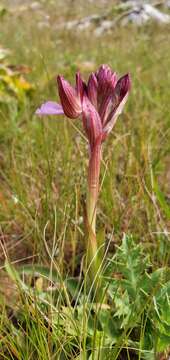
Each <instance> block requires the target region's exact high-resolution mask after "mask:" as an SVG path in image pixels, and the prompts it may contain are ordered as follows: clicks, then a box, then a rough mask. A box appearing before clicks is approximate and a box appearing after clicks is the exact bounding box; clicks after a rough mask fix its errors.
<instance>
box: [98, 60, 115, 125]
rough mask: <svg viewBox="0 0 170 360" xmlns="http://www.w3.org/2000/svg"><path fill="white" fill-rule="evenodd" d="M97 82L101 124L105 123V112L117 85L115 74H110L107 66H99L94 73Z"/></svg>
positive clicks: (110, 71)
mask: <svg viewBox="0 0 170 360" xmlns="http://www.w3.org/2000/svg"><path fill="white" fill-rule="evenodd" d="M96 77H97V80H98V97H97V102H98V112H99V114H100V117H101V121H102V123H104V122H105V117H106V116H105V112H106V111H107V107H108V103H109V102H110V97H112V96H113V93H114V90H115V86H116V83H117V74H116V73H115V72H112V70H111V69H110V67H109V66H108V65H101V66H100V68H99V70H98V71H97V73H96Z"/></svg>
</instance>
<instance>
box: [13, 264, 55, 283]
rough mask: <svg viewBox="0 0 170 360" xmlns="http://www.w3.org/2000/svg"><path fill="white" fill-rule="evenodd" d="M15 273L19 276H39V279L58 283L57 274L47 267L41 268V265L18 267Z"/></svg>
mask: <svg viewBox="0 0 170 360" xmlns="http://www.w3.org/2000/svg"><path fill="white" fill-rule="evenodd" d="M17 271H18V273H19V274H26V275H31V276H40V277H45V278H46V279H47V280H50V281H54V282H55V281H56V282H58V281H59V278H60V277H59V274H58V272H57V271H56V270H55V269H52V270H51V269H50V267H48V266H43V265H37V264H34V265H32V264H31V265H30V264H26V265H20V266H19V267H18V268H17Z"/></svg>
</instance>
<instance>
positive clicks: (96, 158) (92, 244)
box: [86, 140, 101, 280]
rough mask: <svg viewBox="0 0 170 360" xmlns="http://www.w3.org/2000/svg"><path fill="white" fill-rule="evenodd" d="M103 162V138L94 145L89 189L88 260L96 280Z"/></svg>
mask: <svg viewBox="0 0 170 360" xmlns="http://www.w3.org/2000/svg"><path fill="white" fill-rule="evenodd" d="M100 163H101V140H99V141H97V142H96V144H95V145H94V147H93V149H92V151H91V154H90V160H89V168H88V189H87V203H86V210H87V232H88V244H87V262H88V265H90V264H91V265H90V270H89V271H90V277H91V280H94V276H95V275H96V273H97V271H98V268H99V259H98V254H97V251H98V244H97V238H96V210H97V209H96V207H97V199H98V194H99V176H100Z"/></svg>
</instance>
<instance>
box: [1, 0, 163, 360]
mask: <svg viewBox="0 0 170 360" xmlns="http://www.w3.org/2000/svg"><path fill="white" fill-rule="evenodd" d="M66 4H67V6H65V8H63V6H62V2H61V3H60V1H58V7H57V10H56V2H52V1H51V2H50V1H49V2H48V4H45V2H42V3H41V8H39V9H37V10H35V9H33V8H31V7H30V6H26V5H25V9H24V5H22V6H20V7H19V5H18V7H15V6H10V5H9V6H8V7H7V8H6V7H5V4H4V8H3V11H2V17H1V22H0V44H1V46H0V49H1V50H0V224H1V226H0V245H1V254H0V261H1V270H0V280H1V289H0V359H19V360H28V359H33V360H34V359H39V360H47V359H61V360H63V359H77V360H80V359H83V360H84V359H90V360H96V359H100V360H101V359H109V360H110V359H113V360H115V359H119V360H122V359H123V360H126V359H127V360H129V359H130V360H131V359H132V360H133V359H135V360H137V359H138V360H140V359H149V360H152V359H154V360H155V359H161V360H163V359H167V360H168V352H169V351H170V349H169V344H170V271H169V260H170V259H169V256H170V245H169V241H170V237H169V224H170V222H169V221H170V194H169V181H170V169H169V164H170V155H169V151H170V141H169V140H170V136H169V134H170V132H169V127H170V118H169V112H170V106H169V86H170V70H169V69H170V49H169V42H170V39H169V38H170V35H169V34H170V32H169V28H168V26H166V27H159V26H157V25H155V24H149V25H147V26H145V27H143V28H134V27H131V26H129V27H125V28H117V29H115V30H114V32H113V33H112V34H105V35H104V34H103V35H102V36H101V37H95V36H93V35H92V34H91V33H89V32H88V30H87V31H83V32H76V33H73V32H68V31H67V32H66V31H65V30H59V29H56V26H57V25H56V24H58V23H60V22H62V21H64V19H71V18H73V17H74V18H75V17H78V16H82V15H83V14H84V16H85V15H87V11H88V10H87V5H84V7H83V6H82V5H81V6H80V5H79V6H77V7H76V6H75V3H74V2H73V4H72V5H70V7H69V2H67V3H66ZM70 4H71V3H70ZM80 4H81V2H80ZM93 6H94V5H93V4H92V3H90V5H89V9H90V10H89V11H90V12H91V13H93V12H96V11H98V12H99V13H101V12H102V11H103V9H102V6H101V5H100V6H99V5H98V7H97V5H95V6H94V9H93ZM54 10H55V12H54ZM48 15H49V16H50V17H49V18H48ZM0 16H1V11H0ZM48 24H49V25H48ZM3 49H4V50H3ZM5 50H9V51H8V52H7V51H5ZM102 63H108V64H109V65H110V66H111V68H112V69H113V70H116V71H117V72H118V73H119V74H120V75H121V74H124V73H126V72H127V71H129V72H130V73H131V78H132V91H131V94H130V96H129V99H128V102H127V104H126V108H125V111H124V113H123V114H122V115H121V116H120V117H119V119H118V121H117V124H116V127H115V128H114V131H112V133H111V134H110V137H109V138H108V139H107V141H106V142H105V144H104V155H103V161H102V167H101V184H102V186H101V189H100V196H99V203H98V214H97V234H98V235H97V236H98V237H99V238H100V241H101V242H102V243H103V241H104V240H105V244H106V245H105V253H104V256H103V263H102V267H101V268H100V269H99V271H98V274H97V278H98V279H99V280H102V287H103V299H102V300H101V301H100V302H99V303H96V302H95V300H94V291H93V290H94V289H93V284H92V285H91V286H89V283H88V280H87V275H88V274H87V272H83V271H82V269H83V268H84V265H83V264H84V263H85V240H86V239H85V232H84V229H85V227H84V224H83V216H84V205H85V204H84V203H85V200H84V199H85V194H86V178H87V175H86V174H87V161H88V144H87V141H86V140H85V137H84V133H83V131H82V124H81V121H77V120H76V121H74V120H69V121H68V120H66V119H64V118H61V119H59V118H58V119H56V120H55V119H54V118H50V117H49V118H48V117H46V118H43V119H39V118H37V116H35V110H36V109H37V107H38V106H39V105H40V104H41V103H42V102H43V101H44V100H46V99H51V100H54V101H55V100H57V97H58V95H57V90H56V80H55V77H56V75H57V74H63V75H64V76H65V77H67V78H68V79H69V80H70V81H71V82H72V83H73V81H74V73H75V70H77V68H78V69H80V71H81V73H83V75H84V76H85V77H86V76H88V74H89V72H91V71H95V70H96V68H97V67H98V66H99V65H100V64H102Z"/></svg>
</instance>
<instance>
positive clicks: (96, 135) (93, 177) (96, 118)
mask: <svg viewBox="0 0 170 360" xmlns="http://www.w3.org/2000/svg"><path fill="white" fill-rule="evenodd" d="M57 82H58V91H59V96H60V100H61V105H60V104H57V103H55V102H53V101H48V102H46V103H44V104H43V105H41V107H40V108H39V109H38V110H37V111H36V114H37V115H60V114H65V115H66V116H67V117H69V118H71V119H76V118H78V117H81V118H82V122H83V127H84V130H85V133H86V136H87V138H88V141H89V145H90V159H89V167H88V187H87V201H86V226H87V235H88V236H87V260H88V264H89V265H90V264H92V265H91V269H90V277H91V281H92V283H93V279H94V275H95V274H96V273H97V271H98V268H99V266H100V259H99V257H98V255H97V256H96V254H97V253H98V249H99V246H98V243H97V237H96V204H97V199H98V194H99V176H100V164H101V151H102V142H103V141H104V140H105V139H106V137H107V135H108V134H109V133H110V131H111V130H112V128H113V126H114V125H115V123H116V120H117V117H118V116H119V115H120V113H121V112H122V110H123V107H124V105H125V103H126V100H127V98H128V94H129V90H130V77H129V74H126V75H124V76H122V77H121V78H120V79H118V77H117V74H116V73H115V72H112V70H111V69H110V67H109V66H108V65H101V66H100V68H99V69H98V70H97V71H96V73H92V74H90V76H89V80H88V83H87V84H85V82H84V81H83V80H82V79H81V76H80V74H79V73H77V74H76V85H75V87H72V86H71V85H70V84H69V83H68V82H67V81H66V80H65V79H64V78H63V77H62V76H58V77H57Z"/></svg>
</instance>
